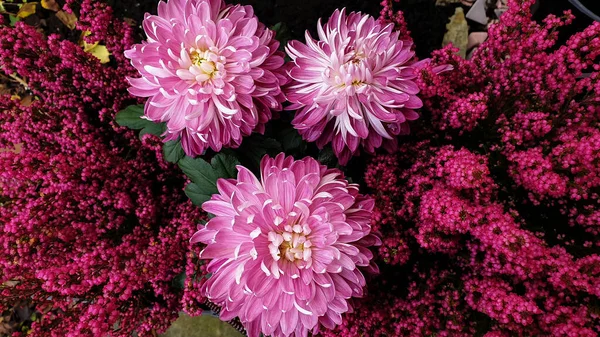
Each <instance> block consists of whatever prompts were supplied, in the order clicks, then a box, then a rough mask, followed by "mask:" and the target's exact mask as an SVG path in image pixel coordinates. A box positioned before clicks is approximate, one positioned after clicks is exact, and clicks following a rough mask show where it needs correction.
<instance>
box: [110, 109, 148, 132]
mask: <svg viewBox="0 0 600 337" xmlns="http://www.w3.org/2000/svg"><path fill="white" fill-rule="evenodd" d="M143 115H144V106H143V105H130V106H128V107H126V108H125V109H123V110H121V111H119V112H117V115H116V116H115V120H116V121H117V124H119V125H120V126H126V127H128V128H130V129H134V130H141V129H143V128H145V127H147V126H148V125H149V124H154V123H153V122H151V121H149V120H147V119H143V118H142V116H143Z"/></svg>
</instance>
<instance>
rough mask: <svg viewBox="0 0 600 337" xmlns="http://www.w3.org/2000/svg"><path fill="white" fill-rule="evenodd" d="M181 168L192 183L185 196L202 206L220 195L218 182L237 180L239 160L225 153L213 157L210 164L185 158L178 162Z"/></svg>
mask: <svg viewBox="0 0 600 337" xmlns="http://www.w3.org/2000/svg"><path fill="white" fill-rule="evenodd" d="M178 164H179V168H181V170H182V171H183V173H185V175H186V176H188V178H190V180H191V181H192V184H188V185H187V186H186V187H185V194H186V195H187V196H188V197H189V198H190V200H192V202H193V203H194V204H195V205H198V206H200V205H202V204H203V203H204V202H205V201H207V200H209V199H210V197H211V196H212V195H213V194H215V193H218V192H219V191H218V189H217V180H218V179H220V178H235V177H236V172H237V170H236V168H235V166H236V165H238V164H239V162H238V160H237V159H236V158H235V157H233V156H230V155H228V154H225V153H219V154H217V155H216V156H214V157H213V159H212V160H211V162H210V164H209V163H208V162H207V161H205V160H204V159H202V158H191V157H188V156H185V157H183V158H181V159H180V160H179V162H178Z"/></svg>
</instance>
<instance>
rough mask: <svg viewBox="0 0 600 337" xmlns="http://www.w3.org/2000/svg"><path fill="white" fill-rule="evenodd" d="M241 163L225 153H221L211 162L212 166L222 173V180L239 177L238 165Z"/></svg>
mask: <svg viewBox="0 0 600 337" xmlns="http://www.w3.org/2000/svg"><path fill="white" fill-rule="evenodd" d="M239 164H240V162H239V161H238V160H237V158H236V157H234V156H230V155H227V154H224V153H219V154H217V155H216V156H214V157H213V159H212V160H211V161H210V165H211V166H212V167H213V168H214V169H215V170H217V171H219V172H221V173H222V175H221V176H220V178H235V177H236V176H237V169H236V168H235V167H236V165H239Z"/></svg>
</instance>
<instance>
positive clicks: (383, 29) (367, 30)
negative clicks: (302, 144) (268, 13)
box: [285, 10, 423, 164]
mask: <svg viewBox="0 0 600 337" xmlns="http://www.w3.org/2000/svg"><path fill="white" fill-rule="evenodd" d="M317 27H318V35H319V41H315V40H314V39H313V38H312V37H311V36H310V34H309V33H308V31H307V32H306V44H304V43H302V42H299V41H291V42H290V43H289V44H288V46H287V47H286V51H287V53H288V55H289V57H290V58H291V59H292V60H293V66H292V67H291V69H290V70H289V75H290V77H291V78H292V79H293V81H292V83H290V85H289V86H288V87H287V88H286V89H285V93H286V95H287V98H288V100H289V101H290V102H292V103H293V104H292V105H291V106H290V109H298V110H297V112H296V116H295V118H294V120H293V122H292V123H293V124H294V127H295V128H296V129H298V131H299V132H300V134H301V135H302V136H303V138H304V139H305V140H307V141H311V142H316V143H317V146H319V147H320V148H322V147H323V146H325V145H326V144H328V143H332V147H333V150H334V152H335V154H336V155H337V157H338V158H339V160H340V163H341V164H345V163H347V162H348V160H349V159H350V158H351V157H352V156H353V155H355V154H357V153H358V152H359V150H360V149H359V147H362V149H363V150H364V151H366V152H368V153H373V152H374V151H375V149H376V148H379V147H381V146H382V145H383V146H385V147H386V148H387V149H388V150H390V151H391V150H394V149H395V148H396V147H397V140H396V136H397V135H399V134H406V133H408V132H409V128H408V124H407V121H411V120H414V119H417V118H418V117H419V115H418V114H417V113H416V112H415V111H414V109H418V108H420V107H421V106H422V105H423V104H422V102H421V100H420V99H419V98H418V97H417V93H418V92H419V87H418V86H417V84H416V83H415V82H414V81H413V80H414V79H415V78H416V76H417V67H418V66H415V62H414V52H412V51H411V45H412V42H411V41H402V40H399V39H398V35H399V33H398V32H394V31H393V28H394V26H393V24H387V25H382V24H381V23H379V22H377V21H376V20H375V19H374V18H373V17H371V16H369V15H362V14H360V13H350V14H349V15H346V12H345V10H341V11H340V10H336V11H335V12H334V13H333V15H332V16H331V18H330V19H329V21H328V22H327V24H325V25H321V22H320V21H319V24H318V25H317Z"/></svg>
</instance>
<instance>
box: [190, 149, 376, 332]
mask: <svg viewBox="0 0 600 337" xmlns="http://www.w3.org/2000/svg"><path fill="white" fill-rule="evenodd" d="M238 172H239V173H238V178H237V180H233V179H229V180H224V179H221V180H219V181H218V188H219V192H220V193H219V194H216V195H213V197H212V199H211V200H210V201H207V202H206V203H204V205H203V208H204V210H205V211H207V212H210V213H212V214H214V215H216V217H214V218H213V219H211V220H210V221H209V222H208V223H207V224H206V227H201V228H200V230H199V231H198V232H196V234H194V236H193V237H192V239H191V242H192V243H195V242H203V243H206V244H207V247H206V248H205V249H204V250H203V251H202V253H201V255H200V256H201V258H205V259H212V261H211V262H210V263H209V265H208V269H207V270H208V272H210V273H212V276H211V278H210V279H209V280H208V281H207V282H206V283H205V284H204V286H203V288H202V290H203V291H204V292H205V294H206V296H207V297H208V298H209V299H210V300H211V301H213V302H215V303H217V304H219V305H222V306H223V311H222V313H221V318H222V319H224V320H229V319H232V318H233V317H235V316H238V317H239V318H240V320H241V321H242V323H243V324H244V325H245V327H246V330H247V331H248V334H249V336H250V337H256V336H258V335H259V333H260V332H261V331H262V333H264V334H266V335H271V336H307V335H308V331H309V330H312V332H313V333H317V332H318V331H319V328H320V325H323V326H324V327H326V328H328V329H331V328H333V327H335V326H336V325H338V324H340V323H341V322H342V317H341V314H342V313H344V312H346V311H348V310H349V309H350V303H348V299H349V298H351V297H360V296H362V295H363V287H364V286H365V278H364V276H363V274H362V272H361V271H359V269H358V267H368V268H367V269H368V270H370V271H376V270H377V267H376V265H375V264H373V263H372V262H371V259H372V258H373V254H372V253H371V252H370V251H369V249H367V247H369V246H372V245H377V244H379V238H378V237H376V236H375V235H373V234H370V231H371V226H370V221H371V215H372V211H373V206H374V202H373V199H371V198H368V197H366V196H363V195H361V194H359V193H358V185H355V184H349V183H348V182H347V181H346V180H345V179H344V176H343V175H342V173H341V172H340V171H339V170H336V169H327V168H326V167H325V166H323V165H320V164H319V163H318V162H317V161H316V160H315V159H313V158H308V157H307V158H304V159H302V160H298V161H294V159H293V158H292V157H285V156H284V154H283V153H281V154H279V155H278V156H277V157H276V158H274V159H273V158H269V157H267V156H265V157H264V158H263V160H262V162H261V177H260V180H259V179H257V178H256V177H255V176H254V174H252V173H251V172H250V171H248V170H247V169H246V168H244V167H242V166H238Z"/></svg>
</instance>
